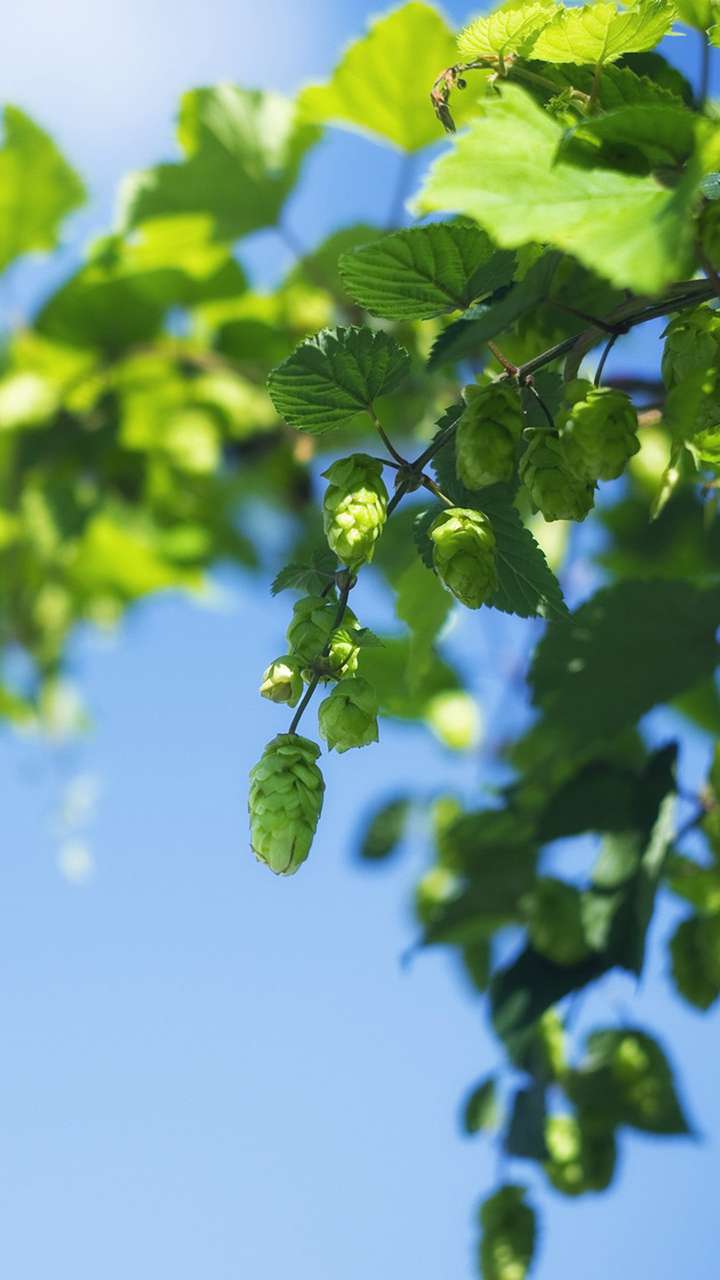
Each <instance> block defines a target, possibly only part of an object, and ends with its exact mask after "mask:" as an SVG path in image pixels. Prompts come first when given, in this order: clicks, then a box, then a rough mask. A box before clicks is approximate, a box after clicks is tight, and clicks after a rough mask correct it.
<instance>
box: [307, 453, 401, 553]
mask: <svg viewBox="0 0 720 1280" xmlns="http://www.w3.org/2000/svg"><path fill="white" fill-rule="evenodd" d="M323 475H324V476H326V477H327V479H328V480H329V481H330V483H329V484H328V487H327V489H326V491H325V498H324V500H323V523H324V526H325V535H326V537H327V540H328V543H329V545H330V548H331V550H332V551H334V552H335V554H336V556H337V557H338V559H339V560H340V562H341V564H344V565H347V567H348V568H349V569H357V568H358V567H359V566H360V565H361V564H367V563H368V561H369V560H372V558H373V552H374V551H375V543H376V542H377V540H378V538H379V537H380V534H381V533H382V531H383V525H384V524H385V512H386V511H387V502H388V495H387V489H386V488H385V485H384V483H383V479H382V463H380V462H378V461H377V459H376V458H369V457H368V456H367V454H365V453H354V454H351V456H350V457H349V458H341V459H340V460H339V461H338V462H334V463H333V465H332V466H331V467H328V469H327V471H324V472H323Z"/></svg>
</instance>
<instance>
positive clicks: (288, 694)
mask: <svg viewBox="0 0 720 1280" xmlns="http://www.w3.org/2000/svg"><path fill="white" fill-rule="evenodd" d="M302 690H303V678H302V672H301V670H300V663H299V662H298V661H297V658H293V656H292V654H289V653H286V654H285V655H284V656H283V657H282V658H276V659H275V661H274V662H271V663H270V666H269V667H266V668H265V672H264V674H263V678H262V684H261V685H260V693H261V694H262V696H263V698H269V699H270V701H271V702H284V703H286V704H287V706H289V707H294V706H295V704H296V703H297V702H298V701H299V698H300V694H301V693H302Z"/></svg>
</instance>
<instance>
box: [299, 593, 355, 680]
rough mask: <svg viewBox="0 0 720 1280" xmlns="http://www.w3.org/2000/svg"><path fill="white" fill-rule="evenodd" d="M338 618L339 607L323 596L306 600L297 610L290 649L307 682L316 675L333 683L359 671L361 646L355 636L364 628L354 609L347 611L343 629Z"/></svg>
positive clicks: (344, 616) (300, 602) (303, 600)
mask: <svg viewBox="0 0 720 1280" xmlns="http://www.w3.org/2000/svg"><path fill="white" fill-rule="evenodd" d="M336 616H337V605H336V604H335V603H334V602H333V601H331V600H330V601H328V600H324V599H323V597H322V596H305V597H303V599H302V600H298V601H297V604H296V605H295V608H294V609H293V616H292V619H291V622H290V626H289V627H288V632H287V641H288V647H289V649H290V651H291V653H292V655H293V656H294V657H295V658H296V659H297V660H298V661H299V662H300V665H301V667H302V675H303V679H305V680H307V681H310V680H311V679H312V678H313V676H314V675H316V674H317V675H319V676H320V677H321V679H323V680H329V679H332V678H333V677H337V676H345V675H352V673H353V672H354V671H356V670H357V663H358V653H359V646H358V643H357V640H356V638H355V636H354V633H355V632H357V631H359V630H360V624H359V623H358V620H357V618H356V617H355V614H354V613H353V611H352V609H346V610H345V613H344V615H343V620H342V624H341V626H339V627H336V626H335V619H336ZM326 649H327V653H325V650H326Z"/></svg>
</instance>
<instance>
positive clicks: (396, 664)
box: [358, 636, 461, 720]
mask: <svg viewBox="0 0 720 1280" xmlns="http://www.w3.org/2000/svg"><path fill="white" fill-rule="evenodd" d="M409 660H410V642H409V640H408V639H406V638H405V637H397V636H383V637H382V646H381V647H379V648H370V649H367V648H363V649H361V650H360V660H359V668H358V670H359V672H360V675H362V676H364V677H365V679H366V680H369V681H370V683H371V684H372V685H373V686H374V687H375V690H376V692H377V695H378V699H379V702H380V710H381V713H382V714H383V715H387V716H395V717H397V718H398V719H399V720H423V719H425V718H426V716H427V715H428V714H429V710H430V708H431V707H432V702H433V699H434V698H435V697H436V695H437V694H441V693H455V692H457V691H458V690H459V689H460V688H461V684H460V680H459V677H458V675H457V673H456V672H455V671H454V670H453V668H452V667H451V666H450V665H449V664H448V663H447V662H444V661H443V660H442V659H441V658H439V657H438V656H437V654H434V655H433V659H432V662H431V664H430V666H429V667H428V669H427V671H426V674H425V676H424V679H423V681H422V686H421V688H419V689H418V688H413V687H411V686H410V684H409V681H408V678H407V672H408V664H409Z"/></svg>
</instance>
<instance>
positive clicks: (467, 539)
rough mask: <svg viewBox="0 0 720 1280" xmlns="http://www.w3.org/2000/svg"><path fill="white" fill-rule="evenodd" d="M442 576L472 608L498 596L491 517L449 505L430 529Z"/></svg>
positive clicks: (436, 568) (434, 561)
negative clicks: (495, 594) (489, 518)
mask: <svg viewBox="0 0 720 1280" xmlns="http://www.w3.org/2000/svg"><path fill="white" fill-rule="evenodd" d="M428 533H429V535H430V538H431V539H432V542H433V544H434V545H433V564H434V565H435V570H436V572H437V574H438V577H439V578H441V580H442V581H443V582H444V583H445V586H446V587H447V588H448V590H449V591H452V593H453V595H454V596H456V597H457V599H458V600H459V601H460V602H461V604H464V605H467V607H468V609H479V608H480V606H481V605H482V604H485V602H486V601H487V600H489V599H490V597H491V596H492V595H494V593H495V591H496V590H497V585H498V578H497V569H496V567H495V534H494V533H493V530H492V525H491V524H490V521H489V520H488V518H487V516H485V515H483V513H482V512H481V511H472V510H470V509H466V508H465V507H448V509H447V511H443V512H442V513H441V514H440V515H439V516H438V517H437V519H436V520H433V522H432V524H431V525H430V528H429V530H428Z"/></svg>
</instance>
